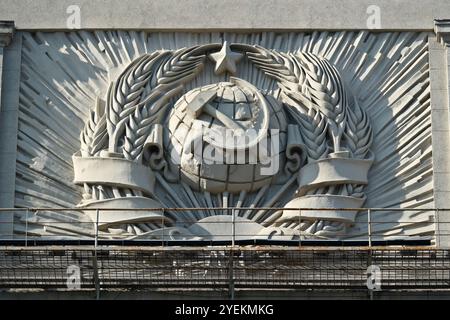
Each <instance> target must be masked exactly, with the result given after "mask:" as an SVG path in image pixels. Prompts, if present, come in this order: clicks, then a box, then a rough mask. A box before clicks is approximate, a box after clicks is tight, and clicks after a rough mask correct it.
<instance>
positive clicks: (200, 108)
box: [186, 91, 242, 130]
mask: <svg viewBox="0 0 450 320" xmlns="http://www.w3.org/2000/svg"><path fill="white" fill-rule="evenodd" d="M216 96H217V93H216V92H215V91H203V92H199V93H198V94H197V95H196V96H195V97H194V99H193V100H192V101H191V103H189V104H188V106H187V108H186V113H187V114H188V116H190V117H192V119H196V118H197V117H198V116H199V115H200V114H202V113H203V112H204V113H206V114H208V115H210V116H211V117H213V118H215V119H217V120H219V121H220V122H222V123H223V125H224V126H225V127H227V128H228V129H233V130H238V129H242V127H241V126H240V125H239V124H237V123H236V122H235V121H234V120H232V119H231V118H230V117H228V116H227V115H226V114H225V113H223V112H220V111H219V110H217V109H216V108H214V107H213V106H212V105H210V104H209V103H210V102H211V101H212V100H213V99H214V98H215V97H216Z"/></svg>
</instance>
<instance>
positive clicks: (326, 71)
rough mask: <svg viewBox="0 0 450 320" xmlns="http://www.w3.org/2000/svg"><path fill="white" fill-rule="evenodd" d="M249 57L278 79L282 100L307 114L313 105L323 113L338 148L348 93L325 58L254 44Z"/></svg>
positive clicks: (335, 149)
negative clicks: (285, 51) (288, 52)
mask: <svg viewBox="0 0 450 320" xmlns="http://www.w3.org/2000/svg"><path fill="white" fill-rule="evenodd" d="M255 50H256V52H248V53H247V55H248V57H249V59H250V60H251V61H252V62H253V63H254V64H255V65H256V66H257V67H258V68H260V69H261V70H263V71H264V72H265V73H266V74H267V75H269V76H271V77H273V78H275V79H276V80H278V82H279V83H278V84H279V86H280V88H281V89H282V93H283V97H284V99H285V100H286V101H287V102H288V103H289V104H291V105H293V106H295V107H297V108H298V109H299V110H300V111H301V112H303V113H308V111H309V110H310V109H312V108H315V109H317V110H319V111H320V112H321V113H322V114H323V115H325V116H326V118H327V122H328V128H329V130H330V132H331V135H332V138H333V145H334V151H339V150H340V148H341V147H340V140H341V137H342V134H343V131H344V129H345V123H346V107H347V94H346V91H345V88H344V85H343V82H342V79H341V78H340V76H339V73H338V71H337V70H336V68H335V67H334V66H332V65H331V64H330V63H329V62H328V60H326V59H324V58H321V57H318V56H316V55H314V54H311V53H301V52H300V53H298V54H297V55H293V54H282V53H279V52H275V51H270V50H267V49H265V48H261V47H255Z"/></svg>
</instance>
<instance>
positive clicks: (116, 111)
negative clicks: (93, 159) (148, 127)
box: [106, 52, 162, 151]
mask: <svg viewBox="0 0 450 320" xmlns="http://www.w3.org/2000/svg"><path fill="white" fill-rule="evenodd" d="M161 56H162V53H160V52H155V53H152V54H146V55H143V56H141V57H139V58H138V59H136V60H134V61H133V62H132V63H131V64H130V65H129V66H128V67H127V68H126V69H125V70H124V71H123V72H122V73H121V75H120V76H119V77H118V79H117V81H116V82H113V83H112V84H111V85H110V87H109V90H108V94H107V107H106V115H107V127H108V134H109V136H110V149H115V147H116V146H115V143H116V142H117V141H114V139H111V138H112V137H114V136H117V133H116V132H115V131H116V130H117V129H118V128H117V127H118V126H119V123H120V121H121V120H123V119H124V118H126V117H127V116H128V114H130V113H132V112H133V111H134V110H133V107H135V106H136V105H137V104H138V103H139V102H140V101H141V100H142V92H143V91H144V87H145V85H146V84H147V82H148V81H149V79H150V76H151V74H152V71H153V69H152V67H153V65H154V64H155V63H156V61H157V60H158V58H159V57H161ZM130 111H131V112H130ZM111 151H115V150H111Z"/></svg>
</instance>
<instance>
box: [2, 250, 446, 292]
mask: <svg viewBox="0 0 450 320" xmlns="http://www.w3.org/2000/svg"><path fill="white" fill-rule="evenodd" d="M71 265H72V266H73V265H75V266H78V267H79V268H80V271H81V288H82V289H102V290H106V289H108V288H124V289H125V288H139V289H145V288H179V289H194V288H202V289H228V290H229V289H230V288H267V289H270V288H291V289H292V288H296V289H314V288H321V289H366V290H367V286H366V282H367V267H368V266H369V265H376V266H378V267H379V268H380V270H381V286H382V288H383V289H417V290H422V289H423V290H430V289H450V253H449V251H448V250H439V249H432V248H416V249H410V248H409V249H408V250H405V249H392V248H389V249H388V248H372V249H367V248H281V247H271V248H268V247H265V248H260V247H234V248H231V247H198V248H178V247H166V248H161V247H159V248H156V247H109V248H107V247H99V248H97V249H95V247H86V246H79V247H63V246H52V247H3V248H1V247H0V288H44V289H45V288H60V289H65V288H67V278H68V273H67V272H68V267H69V266H71Z"/></svg>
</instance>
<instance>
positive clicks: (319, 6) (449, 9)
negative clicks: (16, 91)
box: [0, 0, 450, 32]
mask: <svg viewBox="0 0 450 320" xmlns="http://www.w3.org/2000/svg"><path fill="white" fill-rule="evenodd" d="M78 14H79V15H78ZM375 15H377V16H379V21H380V23H379V24H377V27H376V29H374V27H371V24H370V21H372V20H373V17H374V16H375ZM78 17H79V20H77V19H78ZM439 17H450V1H449V0H395V1H393V0H339V1H336V0H320V1H317V0H246V1H243V0H183V1H180V0H130V1H123V0H103V1H92V0H58V1H55V0H2V1H0V20H14V21H15V24H16V28H17V30H30V31H33V30H39V31H55V30H61V31H65V30H72V29H73V28H74V27H73V23H72V22H74V21H75V20H76V21H79V22H80V25H79V26H77V27H75V28H76V29H83V30H102V29H103V30H105V29H122V30H125V29H126V30H145V31H233V32H235V31H240V30H242V31H265V30H279V31H286V30H292V31H313V30H367V29H370V30H373V31H394V30H395V31H433V28H434V24H433V21H434V19H436V18H439Z"/></svg>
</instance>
